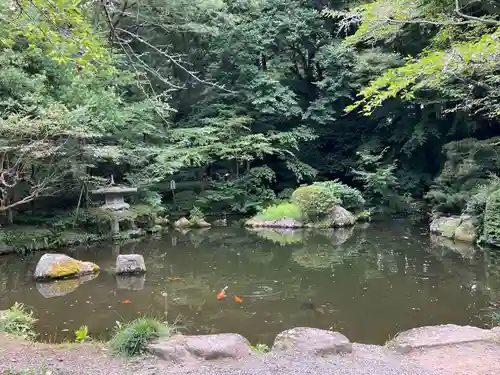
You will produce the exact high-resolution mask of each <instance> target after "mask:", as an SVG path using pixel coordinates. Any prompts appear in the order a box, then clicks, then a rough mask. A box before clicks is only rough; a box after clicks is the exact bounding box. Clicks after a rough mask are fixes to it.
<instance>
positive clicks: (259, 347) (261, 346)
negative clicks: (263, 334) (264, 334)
mask: <svg viewBox="0 0 500 375" xmlns="http://www.w3.org/2000/svg"><path fill="white" fill-rule="evenodd" d="M252 349H253V350H255V351H256V352H257V353H261V354H265V353H268V352H270V351H271V349H270V348H269V346H267V345H266V344H257V345H255V346H252Z"/></svg>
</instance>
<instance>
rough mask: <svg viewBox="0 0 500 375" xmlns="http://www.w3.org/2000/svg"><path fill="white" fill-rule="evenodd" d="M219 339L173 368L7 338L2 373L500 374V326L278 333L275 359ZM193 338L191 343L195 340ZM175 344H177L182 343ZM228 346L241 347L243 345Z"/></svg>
mask: <svg viewBox="0 0 500 375" xmlns="http://www.w3.org/2000/svg"><path fill="white" fill-rule="evenodd" d="M229 335H232V334H229ZM216 336H219V335H207V336H204V337H206V339H207V340H208V341H207V342H210V344H211V345H210V346H211V348H210V349H207V350H211V351H212V352H214V353H215V352H217V353H218V354H217V355H215V356H214V357H212V358H214V359H212V360H203V359H199V358H198V359H196V358H193V357H192V356H188V357H182V358H178V359H177V362H176V363H173V362H172V361H166V360H162V359H160V358H154V357H152V356H147V357H143V358H141V359H138V360H129V361H125V360H121V359H117V358H111V357H109V355H108V353H107V351H106V349H105V347H104V346H101V345H99V344H92V345H90V344H59V345H50V344H41V343H29V342H26V341H23V340H19V339H17V338H13V337H10V336H5V335H0V358H2V361H1V362H0V370H2V371H3V373H5V372H6V371H13V372H14V373H16V372H18V371H22V370H24V371H26V370H31V371H33V370H35V371H40V370H41V369H45V371H51V372H52V374H53V375H81V374H88V375H100V374H106V375H114V374H116V375H123V374H138V375H153V374H164V375H174V374H175V375H187V374H198V375H225V374H228V375H229V374H241V375H247V374H248V375H254V374H261V375H266V374H269V375H292V374H293V375H295V374H311V375H313V374H314V375H316V374H320V373H322V374H332V375H333V374H336V375H337V374H347V375H349V374H352V375H355V374H356V375H403V374H405V375H470V374H474V375H489V374H498V373H500V358H499V357H498V352H499V350H500V330H499V329H498V328H495V329H492V330H485V329H480V328H475V327H469V326H456V325H442V326H427V327H421V328H416V329H412V330H409V331H405V332H402V333H400V334H398V335H397V336H396V337H395V338H394V339H393V340H391V341H390V342H388V343H387V344H386V345H385V346H377V345H364V344H356V343H352V344H351V343H349V342H348V341H347V342H346V339H345V337H343V336H342V335H341V334H338V333H334V332H330V331H322V330H316V329H308V328H298V329H292V330H289V331H286V332H284V333H283V334H280V335H278V337H277V339H276V342H275V345H274V347H273V349H272V350H271V352H270V353H267V354H259V353H257V352H254V351H248V352H246V351H244V350H243V351H241V350H238V351H237V352H238V353H239V354H238V358H228V357H227V356H226V357H225V358H224V355H223V351H222V350H221V348H220V347H218V345H217V339H216ZM235 336H237V335H235ZM198 337H200V336H198ZM186 339H187V341H189V336H187V337H186ZM170 340H173V339H170ZM210 340H211V341H210ZM242 340H244V339H243V338H242ZM311 340H312V341H311ZM176 341H177V343H178V342H179V339H177V340H176ZM229 341H231V342H233V343H234V344H235V345H241V342H240V341H239V340H229ZM225 342H227V340H225ZM198 344H199V343H198ZM183 345H185V343H184V344H183ZM226 346H227V345H226ZM185 347H186V346H185ZM226 349H228V348H226ZM240 349H241V348H240ZM320 349H321V350H320ZM202 352H203V351H200V352H197V353H198V354H199V353H202ZM221 357H223V358H221ZM36 374H38V373H36Z"/></svg>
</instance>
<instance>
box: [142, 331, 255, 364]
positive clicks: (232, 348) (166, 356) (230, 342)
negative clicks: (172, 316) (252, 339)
mask: <svg viewBox="0 0 500 375" xmlns="http://www.w3.org/2000/svg"><path fill="white" fill-rule="evenodd" d="M148 351H149V352H150V353H152V354H154V355H156V356H157V357H159V358H160V359H163V360H165V361H173V362H187V361H192V360H199V359H204V360H217V359H224V358H232V359H240V358H245V357H249V356H251V355H252V349H251V347H250V344H249V343H248V340H247V339H245V338H244V337H243V336H241V335H238V334H236V333H221V334H217V335H198V336H182V335H177V336H174V337H172V338H169V339H160V340H158V341H156V342H153V343H152V344H150V345H149V346H148Z"/></svg>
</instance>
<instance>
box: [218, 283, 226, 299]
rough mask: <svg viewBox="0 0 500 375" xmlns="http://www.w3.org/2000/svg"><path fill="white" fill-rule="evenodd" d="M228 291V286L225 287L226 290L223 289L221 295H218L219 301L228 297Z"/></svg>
mask: <svg viewBox="0 0 500 375" xmlns="http://www.w3.org/2000/svg"><path fill="white" fill-rule="evenodd" d="M226 290H227V286H225V287H224V289H222V290H221V291H220V293H219V294H217V299H219V300H220V299H223V298H224V297H225V296H226Z"/></svg>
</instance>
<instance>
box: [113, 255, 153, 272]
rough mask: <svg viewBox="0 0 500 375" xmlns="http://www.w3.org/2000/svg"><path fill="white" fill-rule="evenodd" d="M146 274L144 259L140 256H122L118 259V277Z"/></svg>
mask: <svg viewBox="0 0 500 375" xmlns="http://www.w3.org/2000/svg"><path fill="white" fill-rule="evenodd" d="M144 272H146V264H145V263H144V257H143V256H142V255H139V254H120V255H118V256H117V257H116V274H117V275H137V274H141V273H144Z"/></svg>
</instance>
